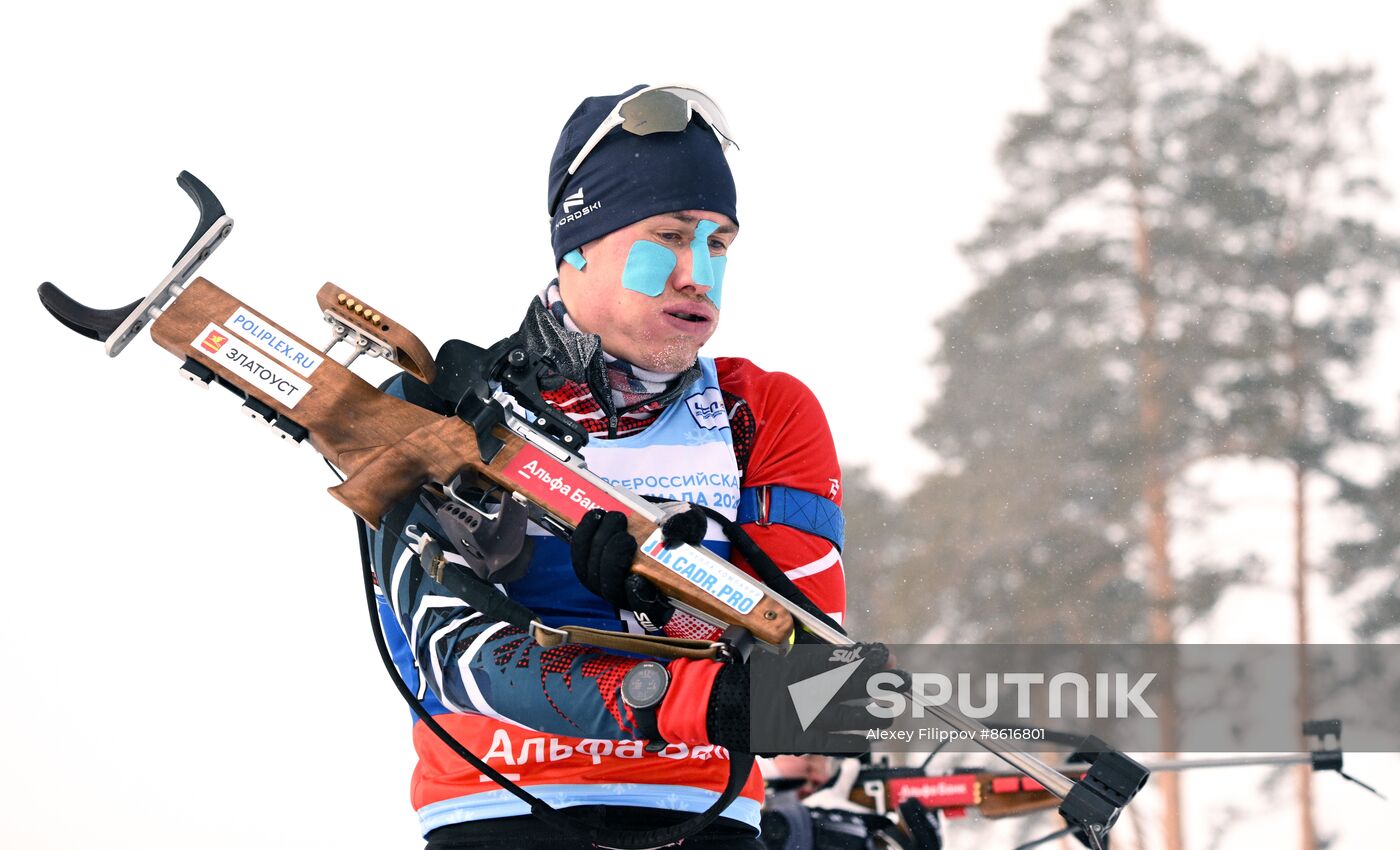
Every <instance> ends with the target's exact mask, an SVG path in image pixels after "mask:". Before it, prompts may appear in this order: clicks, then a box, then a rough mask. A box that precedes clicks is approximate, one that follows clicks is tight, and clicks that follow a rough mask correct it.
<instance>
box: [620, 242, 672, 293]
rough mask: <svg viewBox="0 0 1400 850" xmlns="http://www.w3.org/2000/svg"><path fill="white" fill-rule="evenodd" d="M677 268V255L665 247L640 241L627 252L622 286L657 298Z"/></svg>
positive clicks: (633, 244)
mask: <svg viewBox="0 0 1400 850" xmlns="http://www.w3.org/2000/svg"><path fill="white" fill-rule="evenodd" d="M675 268H676V254H675V252H674V251H672V250H671V249H670V248H667V247H666V246H665V245H658V244H656V243H655V242H648V241H647V240H645V239H638V240H637V241H636V242H633V243H632V250H630V251H628V252H627V264H626V265H625V266H623V267H622V286H623V288H625V289H630V290H632V291H633V292H640V293H642V294H643V295H650V296H651V297H653V298H655V297H656V296H658V295H660V294H661V293H662V292H664V291H665V289H666V281H667V280H669V279H670V277H671V272H672V271H674V270H675Z"/></svg>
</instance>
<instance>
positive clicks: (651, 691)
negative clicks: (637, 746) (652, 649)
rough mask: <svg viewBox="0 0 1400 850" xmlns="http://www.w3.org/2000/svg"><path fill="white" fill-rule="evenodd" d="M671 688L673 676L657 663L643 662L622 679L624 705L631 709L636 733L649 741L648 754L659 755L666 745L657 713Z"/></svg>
mask: <svg viewBox="0 0 1400 850" xmlns="http://www.w3.org/2000/svg"><path fill="white" fill-rule="evenodd" d="M670 686H671V674H670V673H669V672H667V671H666V668H665V667H663V666H662V665H660V664H658V663H656V662H655V661H643V662H642V663H641V664H638V665H637V666H636V667H633V668H632V669H631V670H629V671H627V675H626V676H623V677H622V688H621V690H622V702H623V703H624V704H625V705H626V706H627V707H628V708H630V709H632V716H633V717H635V718H636V719H637V731H638V732H641V733H642V737H643V738H645V739H646V740H647V746H646V749H647V752H652V753H655V752H660V751H661V750H663V749H665V748H666V741H665V739H663V738H662V737H661V731H660V729H659V728H657V725H656V712H657V711H658V710H659V709H660V708H661V701H662V700H663V699H665V697H666V689H667V688H669V687H670Z"/></svg>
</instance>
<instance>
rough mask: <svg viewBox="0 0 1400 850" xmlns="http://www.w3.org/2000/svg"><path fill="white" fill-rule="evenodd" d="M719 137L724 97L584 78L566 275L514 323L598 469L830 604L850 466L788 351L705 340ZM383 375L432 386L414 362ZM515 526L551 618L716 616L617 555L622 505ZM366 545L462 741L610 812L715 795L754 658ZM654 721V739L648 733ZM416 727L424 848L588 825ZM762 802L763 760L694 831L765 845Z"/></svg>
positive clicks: (726, 241)
mask: <svg viewBox="0 0 1400 850" xmlns="http://www.w3.org/2000/svg"><path fill="white" fill-rule="evenodd" d="M729 146H730V134H729V130H728V128H727V126H726V125H725V122H724V117H723V115H722V114H721V113H720V111H719V109H718V107H716V106H715V104H714V103H713V101H711V100H710V99H709V98H708V97H706V96H705V95H704V94H702V93H700V92H698V91H695V90H693V89H688V88H684V87H678V86H664V87H647V86H637V87H634V88H632V89H630V90H628V91H626V92H624V93H623V94H620V95H610V96H604V97H590V98H587V99H585V100H584V101H583V102H582V103H581V104H580V105H579V106H578V108H577V109H576V110H575V111H574V113H573V115H571V116H570V117H569V120H568V122H567V123H566V124H565V125H564V130H563V132H562V133H561V134H560V136H559V143H558V146H557V147H556V149H555V152H554V157H553V161H552V163H551V165H550V173H549V212H550V216H551V229H552V239H553V248H554V259H555V263H556V265H557V267H558V270H559V276H558V279H557V280H556V281H554V282H551V283H550V284H549V285H548V286H547V287H545V288H544V290H543V291H542V292H539V293H538V294H537V295H536V296H535V297H534V298H533V299H532V300H531V301H530V303H529V306H528V309H527V311H526V316H525V320H524V322H523V324H522V326H521V328H520V330H519V331H518V332H517V333H516V334H515V336H514V337H513V338H514V339H515V340H516V341H517V342H519V343H521V344H523V345H524V346H525V347H526V348H527V349H528V350H529V351H530V352H531V353H532V354H535V355H538V356H541V357H543V358H545V359H546V360H547V361H548V362H549V363H550V364H551V365H552V366H553V368H554V369H556V370H557V374H555V375H554V376H553V378H554V380H552V381H551V382H550V385H549V386H548V387H546V389H545V392H544V396H545V398H546V400H547V401H548V402H549V403H550V404H551V405H553V407H555V408H556V409H557V410H558V411H559V412H561V413H562V414H564V415H566V416H568V417H569V418H570V419H572V420H573V421H574V422H576V423H578V424H579V425H580V426H582V427H583V428H584V429H586V430H587V432H588V434H589V437H590V439H589V442H588V444H587V446H585V447H584V449H583V452H582V453H583V455H584V457H585V459H586V461H587V464H588V467H589V469H590V470H592V471H593V472H595V473H597V474H599V475H601V476H602V477H604V478H607V479H608V480H609V481H611V482H613V483H614V484H616V485H618V486H621V487H625V488H627V489H630V490H633V491H636V492H638V493H641V494H644V495H648V496H654V497H660V498H663V499H666V500H673V501H675V502H686V503H691V504H692V505H703V506H707V507H710V508H713V509H715V510H717V511H719V513H721V514H722V515H724V516H726V517H729V518H730V519H737V520H738V522H739V523H740V524H741V527H742V528H743V529H745V530H747V532H748V533H749V535H751V536H752V538H753V539H754V540H755V541H756V542H757V543H758V544H759V545H760V546H761V547H762V549H763V550H765V551H766V552H767V553H768V555H769V556H770V557H771V558H772V559H773V561H774V562H776V564H777V565H778V566H779V567H780V568H781V569H782V570H783V571H784V572H785V573H786V575H787V576H788V578H790V579H792V581H793V582H795V584H796V585H797V587H798V588H799V589H800V590H801V591H803V592H804V593H805V594H806V595H807V596H808V597H809V598H810V599H811V600H812V601H813V602H814V603H815V604H816V605H817V606H818V607H819V608H820V609H821V610H823V611H825V612H827V613H828V614H829V616H830V617H832V618H833V619H834V620H836V621H837V622H840V621H841V620H842V617H843V615H844V613H845V603H846V594H845V577H844V574H843V569H842V564H841V545H842V531H841V528H842V522H841V514H840V504H841V469H840V466H839V465H838V464H837V460H836V451H835V448H834V446H833V443H832V438H831V433H830V430H829V428H828V426H827V423H826V418H825V416H824V415H823V413H822V409H821V407H820V405H819V404H818V403H817V400H816V398H815V397H814V396H813V395H812V393H811V391H810V390H808V389H807V387H805V386H804V385H803V384H802V383H801V382H799V381H798V380H797V379H796V378H793V377H792V376H790V375H786V374H783V373H780V372H766V371H764V370H762V369H760V368H759V367H757V366H755V365H754V364H753V363H751V362H749V361H748V360H744V359H741V358H735V357H717V358H710V357H700V356H698V353H699V351H700V348H701V346H703V345H704V344H705V342H706V341H707V340H709V339H710V337H711V336H712V335H713V334H714V332H715V329H716V327H718V325H719V319H720V315H721V310H722V307H723V300H724V299H723V291H724V273H725V261H726V259H727V257H728V254H729V250H730V248H731V246H732V245H733V243H734V239H735V237H736V236H737V235H738V232H739V220H738V214H737V211H736V207H735V189H734V179H733V177H732V175H731V174H730V170H729V166H728V163H727V161H726V159H725V149H726V148H727V147H729ZM386 389H387V391H389V392H391V393H394V394H396V395H399V396H401V397H404V398H407V399H408V400H410V401H414V402H415V403H419V404H424V405H425V406H429V407H432V406H434V405H436V404H438V403H439V401H438V400H435V399H433V398H432V397H431V394H430V393H427V392H425V390H426V388H425V387H424V385H422V384H421V383H419V382H417V381H416V380H414V379H413V378H411V377H408V376H406V375H400V376H398V377H396V378H395V379H394V380H393V381H392V382H391V383H390V384H389V385H388V386H387V387H386ZM399 512H400V515H399V516H396V517H394V520H395V522H394V523H393V525H392V526H391V527H397V528H409V529H413V530H415V531H419V532H423V531H426V532H429V533H432V532H433V530H434V528H435V524H434V520H433V517H432V515H431V514H430V513H428V511H427V509H426V508H425V507H424V506H422V505H420V504H412V503H406V504H405V505H403V506H401V507H400V509H399ZM689 515H690V516H691V517H692V519H693V518H694V517H696V516H698V514H696V513H694V509H691V511H690V513H689ZM381 527H383V526H381ZM682 527H684V524H678V528H682ZM676 533H678V534H682V535H688V536H690V537H693V538H694V539H693V540H687V542H692V543H699V542H701V538H702V537H703V545H704V546H706V547H708V548H709V549H711V550H713V551H715V552H716V553H718V554H720V555H722V556H724V557H727V558H730V559H731V560H733V561H734V562H735V563H737V564H738V565H739V566H741V567H744V568H745V569H748V565H747V564H746V562H745V560H744V559H743V557H742V556H741V555H740V554H739V553H738V552H737V551H731V549H730V544H729V541H728V540H727V539H726V537H725V535H724V533H723V532H722V531H721V529H720V526H719V525H718V524H717V523H715V522H714V521H712V520H711V521H709V522H708V525H706V524H705V523H698V524H697V523H694V522H692V523H691V524H690V526H689V531H677V532H676ZM529 534H530V535H531V536H530V541H531V542H532V543H533V546H532V547H531V548H529V549H528V553H527V555H524V556H522V558H521V563H519V564H516V565H513V566H512V568H511V569H508V570H504V571H502V572H501V573H500V574H499V575H498V576H495V577H493V581H495V582H496V583H497V584H498V585H499V587H500V588H501V589H502V590H503V591H504V592H505V593H506V594H508V595H509V596H510V598H511V599H512V600H515V601H517V602H520V603H522V604H524V605H525V606H526V607H528V608H530V609H531V610H533V611H534V612H535V614H536V615H537V616H538V617H539V619H540V620H542V621H543V622H544V623H546V624H548V625H562V624H570V625H583V626H592V627H597V628H603V629H613V630H628V631H634V632H641V631H647V632H651V633H655V634H665V635H668V636H683V637H698V638H707V639H712V638H714V637H717V636H718V634H719V631H718V630H717V629H715V628H714V627H713V626H711V625H709V624H708V623H705V622H703V621H701V620H699V619H697V618H695V617H693V616H691V615H689V614H687V613H685V612H681V611H676V610H675V609H673V608H672V607H671V606H670V605H669V604H667V603H666V601H665V600H664V597H662V596H661V595H660V594H659V593H658V592H657V591H656V589H655V587H654V586H652V585H650V584H649V583H648V582H646V581H645V580H642V579H640V578H639V577H629V574H628V567H629V565H630V564H631V561H632V558H633V555H634V553H635V550H636V543H635V542H634V541H633V539H632V538H631V537H630V536H629V535H628V533H627V530H626V527H625V522H624V521H623V516H622V515H621V514H618V513H604V512H602V511H597V510H595V511H592V512H590V513H589V514H587V515H586V516H585V517H584V519H583V520H582V521H581V522H580V523H579V525H578V527H577V529H576V530H575V532H574V534H573V537H572V540H571V541H567V542H566V541H564V540H561V539H558V538H556V537H553V536H550V535H548V534H547V533H546V532H545V531H543V530H542V529H540V528H539V527H538V526H535V525H531V527H530V529H529ZM434 536H435V537H436V538H437V539H441V535H434ZM369 548H370V552H371V557H372V561H373V564H374V568H375V573H376V577H377V580H378V584H379V591H380V594H381V595H380V615H381V618H382V620H383V622H384V623H385V625H386V633H387V634H388V635H389V640H390V643H391V645H392V649H393V653H394V657H395V660H396V663H397V665H398V667H399V669H400V671H401V673H402V675H403V676H404V678H405V679H406V681H407V682H408V684H409V686H410V687H412V688H415V689H416V690H417V691H418V694H419V696H420V698H421V699H422V701H423V702H424V704H425V705H426V706H427V708H428V709H429V711H430V712H431V713H432V714H433V715H434V716H435V717H436V719H437V720H438V721H439V722H440V723H441V724H442V725H443V726H444V727H446V729H447V730H448V731H450V732H451V734H452V735H453V736H454V737H455V738H456V739H457V740H458V741H460V742H461V743H462V744H464V745H465V746H466V747H467V748H468V749H469V750H471V751H473V752H474V753H476V754H478V755H481V756H484V757H485V758H486V760H487V762H488V764H490V765H491V766H492V767H494V768H496V769H497V770H499V771H500V772H502V773H504V774H505V775H506V777H507V778H509V779H510V780H512V781H514V782H516V783H518V784H519V785H520V786H522V787H524V788H525V789H526V790H527V791H529V792H530V793H532V794H534V795H535V796H537V797H538V798H540V799H541V800H544V801H545V802H547V803H549V804H550V805H551V806H554V807H556V808H560V809H567V810H568V813H569V814H572V815H579V816H583V817H587V818H591V819H592V822H593V823H597V824H601V825H603V826H607V827H621V828H632V829H635V828H654V827H661V826H667V825H673V824H675V823H678V822H680V821H683V820H685V819H687V818H689V817H691V816H693V815H694V813H697V812H702V811H704V810H705V809H706V808H708V807H709V806H710V805H711V804H712V803H714V802H715V801H716V800H717V799H718V798H719V795H720V792H721V790H722V789H723V788H724V787H725V785H726V780H727V778H728V758H729V757H728V753H729V752H731V751H733V752H747V751H748V738H749V716H750V706H749V682H748V673H747V670H746V666H745V665H743V664H722V663H720V662H717V661H711V660H690V659H680V660H672V661H670V662H669V663H665V664H664V667H658V665H657V662H655V661H651V662H646V661H645V660H644V659H642V658H640V657H637V656H632V655H623V654H611V653H607V652H604V651H601V650H598V649H594V648H589V647H581V646H578V645H565V646H560V647H556V648H549V649H547V648H544V647H542V646H540V645H539V644H537V643H536V641H535V640H534V638H533V637H531V636H530V635H529V634H528V633H526V632H525V631H522V630H521V629H519V628H516V627H514V626H511V625H509V624H506V623H503V622H500V621H497V620H493V619H492V618H491V617H489V616H486V615H485V614H483V613H481V612H478V611H476V610H473V609H472V608H470V607H468V606H467V605H466V604H464V603H463V601H462V600H461V599H458V598H456V597H454V596H453V595H452V594H451V593H449V592H448V591H447V590H446V589H445V588H444V587H442V586H441V585H438V584H437V583H436V582H434V581H433V580H432V579H431V578H430V577H429V576H428V575H427V574H426V573H425V572H424V571H423V570H421V569H419V568H418V566H417V562H416V556H415V553H414V552H413V551H412V549H411V548H410V547H409V546H408V545H406V543H405V539H404V537H402V536H398V535H391V534H387V533H386V534H373V535H371V537H370V539H369ZM449 559H451V556H450V555H449ZM644 663H646V664H649V665H650V668H649V670H650V673H651V678H650V679H649V680H648V684H649V686H650V689H651V691H652V692H653V695H654V692H655V689H656V687H657V684H658V680H659V684H660V686H661V687H662V688H664V691H663V695H662V697H661V699H660V701H659V705H657V704H656V703H655V700H651V699H648V700H647V702H648V703H649V705H648V706H639V707H637V708H634V707H633V706H634V705H638V702H637V700H635V699H633V700H628V699H625V698H624V697H625V696H626V690H627V680H628V675H629V673H631V672H632V671H633V670H634V668H638V667H639V665H642V664H644ZM660 671H664V675H658V673H659V672H660ZM658 739H659V740H662V741H664V742H666V746H665V747H664V749H660V750H659V751H653V750H655V749H657V748H656V747H651V748H650V749H649V748H648V747H647V745H646V744H647V742H648V741H654V740H658ZM413 740H414V745H415V747H416V749H417V753H418V758H419V761H418V766H417V768H416V770H415V771H414V774H413V780H412V788H411V795H412V801H413V806H414V807H415V808H416V809H417V812H418V816H419V819H420V821H421V825H422V830H423V834H424V836H426V838H427V840H428V845H427V846H428V848H429V850H448V848H486V847H502V848H505V847H510V848H516V847H524V846H529V847H532V848H539V850H546V849H548V850H554V848H561V850H562V848H575V847H585V846H588V844H587V843H586V842H580V840H579V839H578V838H570V837H568V836H566V835H563V834H561V833H559V832H557V831H554V830H551V829H550V828H548V827H546V826H544V825H542V824H541V822H540V821H538V820H537V819H535V818H534V817H532V816H530V814H529V810H528V808H527V806H526V805H525V804H524V803H522V802H521V801H520V800H518V799H517V798H516V797H514V796H511V795H510V794H508V793H507V792H506V791H504V790H503V789H502V788H501V787H500V786H498V785H497V784H496V783H494V782H492V781H490V780H489V779H487V777H485V776H483V775H482V774H481V773H479V772H478V771H477V770H475V769H474V768H472V767H471V766H470V765H469V764H468V763H466V762H465V761H463V760H462V759H461V758H460V757H458V756H457V755H456V754H455V753H453V752H452V751H451V750H450V749H448V747H447V746H445V745H444V744H443V743H442V742H441V741H440V740H439V739H438V738H437V737H436V736H435V735H434V734H432V733H431V732H430V731H429V730H428V729H426V728H425V726H424V724H423V723H421V722H417V723H415V724H414V730H413ZM762 802H763V782H762V779H761V778H760V776H759V774H758V772H757V770H754V771H753V772H752V773H751V774H750V775H749V777H748V780H747V782H746V784H745V785H744V788H743V791H742V793H741V794H740V795H739V796H738V797H737V799H735V800H734V802H733V803H732V804H731V805H729V806H728V808H727V809H725V810H724V812H723V815H722V816H721V817H720V818H719V819H718V820H716V821H715V822H713V823H712V824H711V825H710V826H709V827H708V828H706V829H705V830H704V831H703V832H702V833H700V834H698V835H696V836H694V837H692V838H690V839H688V840H687V841H686V843H685V846H687V847H726V848H759V847H761V846H762V845H761V844H760V843H759V842H758V841H757V839H756V837H755V836H756V834H757V829H758V824H759V810H760V805H761V803H762Z"/></svg>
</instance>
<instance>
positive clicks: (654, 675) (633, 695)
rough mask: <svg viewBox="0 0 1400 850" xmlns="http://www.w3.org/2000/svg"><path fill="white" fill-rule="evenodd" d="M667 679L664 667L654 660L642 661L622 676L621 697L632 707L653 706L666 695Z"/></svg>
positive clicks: (668, 677)
mask: <svg viewBox="0 0 1400 850" xmlns="http://www.w3.org/2000/svg"><path fill="white" fill-rule="evenodd" d="M669 679H670V676H669V675H668V674H667V673H666V668H665V667H662V666H661V665H660V664H657V663H656V662H655V661H643V662H642V663H641V664H638V665H637V666H636V667H633V668H632V670H631V671H630V672H629V673H628V674H627V675H626V676H625V677H624V678H623V680H622V696H623V699H624V700H626V702H627V704H628V705H630V706H632V707H633V708H653V707H655V706H656V705H658V704H659V703H660V702H661V698H662V697H663V696H665V695H666V686H667V685H668V684H670V682H669Z"/></svg>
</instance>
